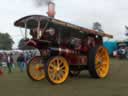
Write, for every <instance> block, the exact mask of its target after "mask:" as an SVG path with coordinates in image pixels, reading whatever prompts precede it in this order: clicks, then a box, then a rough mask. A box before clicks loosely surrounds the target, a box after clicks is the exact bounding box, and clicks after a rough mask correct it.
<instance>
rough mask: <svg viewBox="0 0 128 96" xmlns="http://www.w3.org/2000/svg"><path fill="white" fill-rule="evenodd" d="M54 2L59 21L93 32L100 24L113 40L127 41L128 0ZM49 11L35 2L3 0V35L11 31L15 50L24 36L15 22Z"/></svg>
mask: <svg viewBox="0 0 128 96" xmlns="http://www.w3.org/2000/svg"><path fill="white" fill-rule="evenodd" d="M54 3H55V4H56V16H55V18H56V19H61V20H64V21H66V22H70V23H73V24H77V25H79V26H83V27H86V28H90V29H91V28H92V25H93V23H94V22H100V23H101V24H102V29H103V30H104V31H105V32H106V33H108V34H112V35H113V36H114V40H123V39H125V38H128V37H126V36H125V35H124V34H125V32H126V30H125V27H124V26H125V25H128V0H54ZM46 12H47V6H45V5H42V6H40V7H37V6H36V4H35V3H34V2H33V0H1V2H0V32H2V33H5V32H8V33H9V34H10V35H11V37H12V39H13V40H14V42H15V44H14V46H13V47H14V48H16V47H17V45H18V42H19V40H20V39H21V38H22V37H23V33H22V32H21V30H20V29H19V28H17V27H15V26H14V22H15V21H16V20H17V19H19V18H21V17H24V16H27V15H33V14H40V15H47V14H46ZM22 31H24V30H23V29H22Z"/></svg>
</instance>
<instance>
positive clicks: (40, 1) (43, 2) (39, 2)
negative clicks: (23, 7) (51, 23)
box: [33, 0, 53, 7]
mask: <svg viewBox="0 0 128 96" xmlns="http://www.w3.org/2000/svg"><path fill="white" fill-rule="evenodd" d="M52 1H53V0H33V2H34V4H35V6H36V7H42V6H47V5H48V3H49V2H52Z"/></svg>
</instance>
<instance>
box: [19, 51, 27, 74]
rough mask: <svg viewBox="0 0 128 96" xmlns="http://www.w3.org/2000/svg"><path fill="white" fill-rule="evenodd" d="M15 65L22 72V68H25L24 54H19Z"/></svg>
mask: <svg viewBox="0 0 128 96" xmlns="http://www.w3.org/2000/svg"><path fill="white" fill-rule="evenodd" d="M17 63H18V66H19V69H20V71H21V72H23V71H24V68H25V66H24V65H25V58H24V54H23V53H21V54H20V55H19V56H18V58H17Z"/></svg>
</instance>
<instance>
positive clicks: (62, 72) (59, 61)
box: [46, 56, 69, 84]
mask: <svg viewBox="0 0 128 96" xmlns="http://www.w3.org/2000/svg"><path fill="white" fill-rule="evenodd" d="M46 74H47V79H48V80H49V81H50V82H51V83H52V84H61V83H63V82H64V81H65V80H66V79H67V77H68V74H69V64H68V62H67V60H66V59H65V58H64V57H62V56H56V57H53V58H52V59H50V60H49V62H48V65H47V68H46Z"/></svg>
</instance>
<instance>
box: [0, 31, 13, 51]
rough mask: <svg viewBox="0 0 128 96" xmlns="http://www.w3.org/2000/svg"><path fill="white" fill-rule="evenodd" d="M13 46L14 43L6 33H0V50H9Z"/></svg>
mask: <svg viewBox="0 0 128 96" xmlns="http://www.w3.org/2000/svg"><path fill="white" fill-rule="evenodd" d="M13 44H14V41H13V40H12V38H11V36H10V35H9V34H8V33H0V49H2V50H10V49H12V45H13Z"/></svg>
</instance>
